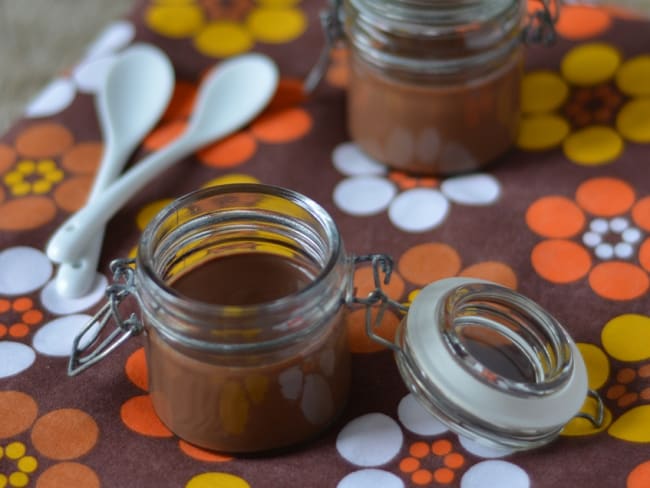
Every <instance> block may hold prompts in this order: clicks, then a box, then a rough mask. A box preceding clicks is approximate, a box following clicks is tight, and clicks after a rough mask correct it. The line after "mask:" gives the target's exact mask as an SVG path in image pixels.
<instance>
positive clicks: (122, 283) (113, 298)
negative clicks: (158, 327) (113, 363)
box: [68, 259, 143, 376]
mask: <svg viewBox="0 0 650 488" xmlns="http://www.w3.org/2000/svg"><path fill="white" fill-rule="evenodd" d="M134 262H135V260H133V259H116V260H114V261H113V262H111V265H110V268H111V271H112V273H113V283H112V284H111V285H110V286H109V287H108V288H106V295H107V301H106V303H105V304H104V306H102V308H101V309H99V311H98V312H97V313H96V314H95V315H94V316H93V318H92V319H91V320H90V321H89V322H88V324H86V326H85V327H84V328H83V329H82V330H81V332H80V333H79V334H78V335H77V336H76V337H75V339H74V342H73V343H72V353H71V354H70V360H69V361H68V376H75V375H77V374H79V373H81V372H82V371H84V370H85V369H87V368H89V367H91V366H92V365H93V364H95V363H97V362H99V361H101V360H102V359H104V358H105V357H106V356H108V355H109V354H110V353H111V352H113V351H114V350H115V349H117V348H118V347H119V346H120V345H121V344H122V343H123V342H125V341H126V340H127V339H129V338H131V337H132V336H136V335H138V334H139V333H140V332H142V328H143V327H142V322H140V320H139V319H138V318H137V317H136V315H135V313H132V314H131V315H130V316H129V317H128V318H124V317H123V316H122V314H121V313H120V309H119V307H120V303H122V301H123V300H124V299H125V298H126V297H128V296H129V295H131V294H133V293H134V291H135V285H134V271H133V268H132V267H131V265H132V264H133V263H134ZM111 319H113V321H114V323H115V325H116V327H115V329H114V330H113V331H112V332H111V333H110V334H108V336H106V337H105V338H104V339H103V340H102V341H101V342H99V338H100V335H101V333H102V331H103V330H104V328H105V327H106V326H107V325H108V323H109V321H110V320H111ZM98 342H99V343H98Z"/></svg>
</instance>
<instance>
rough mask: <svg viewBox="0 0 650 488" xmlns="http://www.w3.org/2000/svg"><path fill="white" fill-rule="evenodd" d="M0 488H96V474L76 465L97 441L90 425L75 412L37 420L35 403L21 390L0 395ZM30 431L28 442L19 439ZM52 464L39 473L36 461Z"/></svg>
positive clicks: (92, 423) (53, 413)
mask: <svg viewBox="0 0 650 488" xmlns="http://www.w3.org/2000/svg"><path fill="white" fill-rule="evenodd" d="M0 412H2V422H1V423H0V461H2V462H0V466H1V468H0V486H1V487H5V486H8V487H16V488H19V487H23V486H28V485H30V486H32V480H34V481H35V484H34V486H85V487H89V488H91V487H97V488H99V485H100V483H99V478H98V476H97V474H96V473H95V472H94V471H93V470H92V469H91V468H90V467H88V466H86V465H84V464H81V463H79V462H76V461H75V460H76V459H77V458H80V457H81V456H83V455H85V454H87V453H88V452H90V451H91V450H92V449H93V448H94V447H95V445H96V444H97V440H98V439H99V428H98V427H97V423H96V422H95V420H94V419H93V418H92V417H91V416H90V415H88V414H87V413H85V412H83V411H82V410H78V409H75V408H61V409H58V410H52V411H50V412H48V413H46V414H45V415H42V416H40V417H39V416H38V404H37V403H36V401H35V400H34V399H33V398H32V397H31V396H30V395H28V394H26V393H23V392H20V391H11V390H9V391H0ZM27 431H30V436H29V441H24V440H23V437H21V439H20V440H18V439H17V437H18V436H20V435H21V434H23V433H24V432H27ZM41 456H42V457H45V458H48V459H50V460H54V461H56V463H54V464H52V465H50V466H49V467H47V469H45V470H42V469H41V468H40V462H39V457H41Z"/></svg>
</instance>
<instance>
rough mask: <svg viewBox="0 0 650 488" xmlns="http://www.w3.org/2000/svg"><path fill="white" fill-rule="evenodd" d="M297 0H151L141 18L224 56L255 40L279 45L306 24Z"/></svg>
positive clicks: (246, 48) (246, 47)
mask: <svg viewBox="0 0 650 488" xmlns="http://www.w3.org/2000/svg"><path fill="white" fill-rule="evenodd" d="M297 3H299V0H256V1H255V2H253V1H251V0H232V1H229V2H225V1H223V0H152V1H151V4H150V5H149V7H148V8H147V10H146V12H145V23H146V25H147V26H148V27H149V28H150V29H151V30H153V31H154V32H156V33H158V34H160V35H162V36H165V37H171V38H174V39H185V38H191V39H192V41H193V44H194V47H195V48H196V50H197V51H198V52H200V53H201V54H203V55H205V56H209V57H215V58H225V57H229V56H234V55H237V54H241V53H244V52H246V51H249V50H250V49H252V48H253V46H254V45H255V43H256V42H264V43H270V44H282V43H286V42H290V41H293V40H294V39H296V38H298V37H299V36H300V35H301V34H302V33H303V32H304V31H305V29H306V28H307V18H306V16H305V14H304V13H303V12H302V11H301V10H300V9H298V8H296V7H295V5H296V4H297Z"/></svg>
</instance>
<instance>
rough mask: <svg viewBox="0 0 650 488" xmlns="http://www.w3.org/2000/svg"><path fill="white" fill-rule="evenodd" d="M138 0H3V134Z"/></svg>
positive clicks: (0, 99) (0, 121) (0, 104)
mask: <svg viewBox="0 0 650 488" xmlns="http://www.w3.org/2000/svg"><path fill="white" fill-rule="evenodd" d="M134 1H135V0H0V134H2V133H3V132H4V131H5V129H7V128H8V126H9V123H10V122H11V121H12V120H14V119H15V118H16V117H19V116H20V114H21V113H22V111H23V108H24V106H25V104H26V103H27V102H28V101H29V100H30V99H31V98H32V97H33V96H34V95H35V94H36V93H38V91H39V90H40V89H41V88H42V87H44V86H45V85H46V84H47V82H48V81H50V79H52V78H53V76H54V75H55V74H56V73H58V72H60V71H62V70H64V69H66V68H69V67H70V66H72V65H73V64H74V63H75V62H76V61H78V60H79V59H80V58H81V56H82V54H83V52H84V49H85V47H86V45H87V44H88V43H90V41H91V40H92V39H93V38H94V37H95V35H96V34H98V33H99V31H100V30H101V29H102V27H103V26H105V25H106V24H108V23H109V22H110V21H111V20H113V19H118V18H120V17H122V16H124V15H125V14H127V13H128V12H129V10H130V8H131V5H133V3H134Z"/></svg>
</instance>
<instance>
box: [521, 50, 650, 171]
mask: <svg viewBox="0 0 650 488" xmlns="http://www.w3.org/2000/svg"><path fill="white" fill-rule="evenodd" d="M648 76H650V56H647V55H640V56H636V57H633V58H631V59H628V60H626V61H624V60H623V58H622V55H621V53H620V52H619V51H618V50H617V49H616V48H614V47H613V46H611V45H610V44H607V43H602V42H593V43H587V44H581V45H579V46H577V47H574V48H573V49H571V50H570V51H569V52H568V53H567V54H566V55H565V56H564V57H563V58H562V62H561V66H560V73H556V72H554V71H545V70H538V71H532V72H529V73H527V74H526V75H525V77H524V80H523V84H522V111H523V113H524V117H523V120H522V124H521V128H520V131H519V137H518V140H517V144H518V146H519V147H520V148H522V149H526V150H530V151H540V150H547V149H552V148H555V147H557V146H559V145H562V149H563V151H564V154H565V156H566V157H567V158H569V160H571V161H573V162H574V163H576V164H580V165H584V166H596V165H602V164H607V163H610V162H612V161H614V160H615V159H616V158H617V157H618V156H619V155H620V154H621V152H622V151H623V149H624V147H625V141H629V142H633V143H649V142H650V99H648V98H647V97H648V95H650V88H649V86H650V85H648V83H647V80H648Z"/></svg>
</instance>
